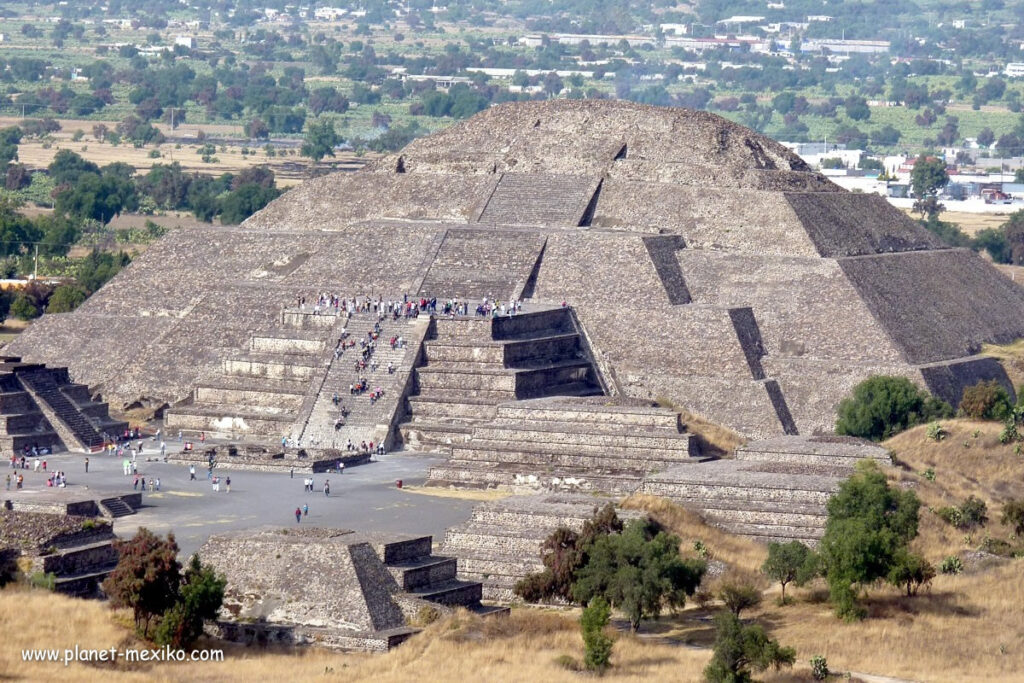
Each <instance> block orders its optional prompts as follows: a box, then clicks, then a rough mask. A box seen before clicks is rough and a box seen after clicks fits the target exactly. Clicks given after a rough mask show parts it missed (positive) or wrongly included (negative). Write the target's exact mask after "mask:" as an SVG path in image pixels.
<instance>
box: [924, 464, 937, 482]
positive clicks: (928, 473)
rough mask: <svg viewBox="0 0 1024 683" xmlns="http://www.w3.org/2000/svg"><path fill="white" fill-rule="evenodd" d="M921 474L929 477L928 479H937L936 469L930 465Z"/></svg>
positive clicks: (926, 477)
mask: <svg viewBox="0 0 1024 683" xmlns="http://www.w3.org/2000/svg"><path fill="white" fill-rule="evenodd" d="M921 476H922V477H924V478H925V479H927V480H928V481H935V469H934V468H932V467H929V468H928V469H926V470H925V471H924V472H922V473H921Z"/></svg>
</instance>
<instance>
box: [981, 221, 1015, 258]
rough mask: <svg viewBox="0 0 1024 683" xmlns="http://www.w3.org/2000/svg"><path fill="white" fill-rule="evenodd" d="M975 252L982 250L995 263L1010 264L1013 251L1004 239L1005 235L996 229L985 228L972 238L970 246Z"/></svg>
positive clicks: (1008, 242)
mask: <svg viewBox="0 0 1024 683" xmlns="http://www.w3.org/2000/svg"><path fill="white" fill-rule="evenodd" d="M971 246H972V247H973V248H974V249H976V250H981V249H984V250H985V251H987V252H988V255H989V256H991V257H992V260H993V261H994V262H996V263H1012V262H1013V250H1012V249H1011V248H1010V241H1009V240H1007V239H1006V233H1004V232H1003V231H1002V230H1001V229H997V228H985V229H984V230H981V231H979V232H978V234H976V235H975V236H974V242H973V244H972V245H971Z"/></svg>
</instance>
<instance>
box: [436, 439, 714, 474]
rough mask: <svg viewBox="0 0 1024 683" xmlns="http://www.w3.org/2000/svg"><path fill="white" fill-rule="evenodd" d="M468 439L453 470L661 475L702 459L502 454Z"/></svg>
mask: <svg viewBox="0 0 1024 683" xmlns="http://www.w3.org/2000/svg"><path fill="white" fill-rule="evenodd" d="M474 443H475V442H474V441H473V440H472V439H471V440H470V441H469V444H468V445H467V446H461V445H456V446H453V447H452V457H451V459H450V460H449V461H448V464H449V465H451V466H452V467H455V466H470V467H474V466H481V467H487V466H488V465H505V466H516V467H519V468H521V469H523V471H528V470H530V469H537V470H539V471H548V472H561V473H565V474H570V473H574V472H586V471H591V472H616V471H620V470H623V469H632V470H638V471H643V472H660V471H663V470H666V469H668V468H670V467H675V466H677V465H679V464H680V463H688V462H692V463H699V462H701V461H702V460H701V458H692V457H690V456H689V455H687V454H685V453H684V454H683V455H681V456H680V457H677V458H672V457H664V455H662V456H661V457H658V456H659V454H657V453H647V454H643V455H639V456H633V457H628V458H625V457H622V455H621V454H620V453H616V452H614V451H605V452H603V453H598V454H594V455H577V454H573V453H570V452H566V453H560V452H552V451H544V450H540V449H538V450H529V451H528V450H525V449H523V448H516V447H514V446H510V447H508V448H506V449H504V450H496V449H486V450H483V449H477V448H474V447H473V445H474Z"/></svg>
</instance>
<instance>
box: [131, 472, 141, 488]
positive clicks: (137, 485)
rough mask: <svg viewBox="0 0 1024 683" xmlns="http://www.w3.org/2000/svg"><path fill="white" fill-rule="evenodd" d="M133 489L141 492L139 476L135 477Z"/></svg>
mask: <svg viewBox="0 0 1024 683" xmlns="http://www.w3.org/2000/svg"><path fill="white" fill-rule="evenodd" d="M132 488H133V489H134V490H136V491H138V490H139V475H137V474H136V475H135V483H134V484H132Z"/></svg>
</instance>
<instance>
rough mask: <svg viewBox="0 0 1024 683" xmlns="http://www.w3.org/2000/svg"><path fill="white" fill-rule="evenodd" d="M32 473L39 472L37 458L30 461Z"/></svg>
mask: <svg viewBox="0 0 1024 683" xmlns="http://www.w3.org/2000/svg"><path fill="white" fill-rule="evenodd" d="M32 471H33V472H38V471H39V458H33V459H32Z"/></svg>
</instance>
